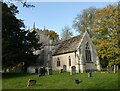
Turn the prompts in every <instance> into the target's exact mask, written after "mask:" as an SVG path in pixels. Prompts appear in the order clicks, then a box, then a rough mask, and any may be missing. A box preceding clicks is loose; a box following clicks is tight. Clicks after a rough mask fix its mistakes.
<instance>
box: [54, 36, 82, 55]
mask: <svg viewBox="0 0 120 91" xmlns="http://www.w3.org/2000/svg"><path fill="white" fill-rule="evenodd" d="M82 36H83V35H78V36H75V37H72V38H70V39H68V40H65V41H62V42H61V43H60V45H59V47H58V49H57V50H56V52H55V53H54V55H60V54H65V53H70V52H73V51H75V50H76V48H77V47H78V45H79V43H80V41H81V39H82Z"/></svg>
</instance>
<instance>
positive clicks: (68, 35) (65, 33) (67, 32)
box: [61, 26, 73, 40]
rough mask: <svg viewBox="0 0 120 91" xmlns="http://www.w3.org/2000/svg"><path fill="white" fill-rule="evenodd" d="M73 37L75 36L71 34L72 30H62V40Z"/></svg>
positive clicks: (66, 28) (67, 28)
mask: <svg viewBox="0 0 120 91" xmlns="http://www.w3.org/2000/svg"><path fill="white" fill-rule="evenodd" d="M72 36H73V34H72V32H70V28H69V27H68V26H65V27H64V28H63V29H62V33H61V38H62V40H67V39H70V38H71V37H72Z"/></svg>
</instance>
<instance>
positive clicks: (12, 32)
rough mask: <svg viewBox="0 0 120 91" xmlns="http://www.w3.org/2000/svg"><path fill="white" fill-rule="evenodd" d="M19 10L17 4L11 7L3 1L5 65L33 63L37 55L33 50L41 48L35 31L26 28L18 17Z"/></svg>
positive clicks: (3, 54)
mask: <svg viewBox="0 0 120 91" xmlns="http://www.w3.org/2000/svg"><path fill="white" fill-rule="evenodd" d="M18 12H19V11H18V10H17V7H16V6H15V5H11V6H10V7H8V6H7V4H5V3H2V60H3V62H2V64H3V67H9V66H14V65H16V64H18V63H20V62H25V63H32V62H33V61H34V60H35V59H36V58H37V55H34V54H33V50H36V49H39V48H40V47H41V44H38V40H37V39H36V36H35V32H32V33H29V32H28V31H25V30H24V29H21V28H24V23H23V21H22V20H20V19H17V18H16V16H15V15H16V14H17V13H18Z"/></svg>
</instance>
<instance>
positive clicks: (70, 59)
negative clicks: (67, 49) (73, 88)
mask: <svg viewBox="0 0 120 91" xmlns="http://www.w3.org/2000/svg"><path fill="white" fill-rule="evenodd" d="M68 60H69V66H71V58H70V56H69V58H68Z"/></svg>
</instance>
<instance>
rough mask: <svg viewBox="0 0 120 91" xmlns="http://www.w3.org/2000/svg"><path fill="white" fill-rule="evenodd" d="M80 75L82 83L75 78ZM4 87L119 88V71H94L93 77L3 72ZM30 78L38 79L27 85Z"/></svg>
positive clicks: (86, 75)
mask: <svg viewBox="0 0 120 91" xmlns="http://www.w3.org/2000/svg"><path fill="white" fill-rule="evenodd" d="M76 77H78V78H79V79H80V80H81V83H80V84H76V83H75V81H74V79H75V78H76ZM2 79H3V81H2V87H3V89H118V73H115V74H114V73H113V72H111V73H100V72H96V73H95V72H94V73H93V74H92V77H91V78H88V74H87V73H83V74H82V73H79V74H75V75H70V73H68V72H65V73H59V72H54V73H53V75H47V74H46V75H45V76H41V77H38V75H37V74H3V78H2ZM28 79H36V80H37V83H36V85H34V86H31V87H27V81H28Z"/></svg>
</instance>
